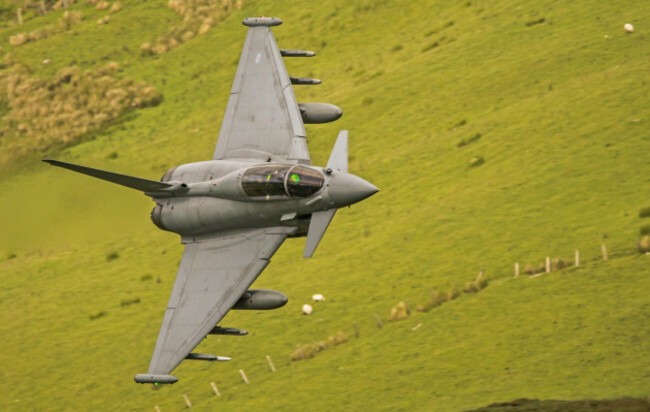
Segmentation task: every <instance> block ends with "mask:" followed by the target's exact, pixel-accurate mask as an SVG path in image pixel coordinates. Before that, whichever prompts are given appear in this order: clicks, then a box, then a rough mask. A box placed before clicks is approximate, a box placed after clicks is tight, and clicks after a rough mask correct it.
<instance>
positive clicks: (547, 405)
mask: <svg viewBox="0 0 650 412" xmlns="http://www.w3.org/2000/svg"><path fill="white" fill-rule="evenodd" d="M648 410H650V403H648V400H646V399H634V398H621V399H611V400H581V401H555V400H546V401H540V400H537V399H517V400H514V401H511V402H497V403H493V404H490V405H488V406H485V407H483V408H479V409H473V410H472V411H469V412H506V411H508V412H515V411H517V412H524V411H525V412H532V411H539V412H542V411H548V412H551V411H554V412H561V411H566V412H606V411H618V412H642V411H643V412H647V411H648Z"/></svg>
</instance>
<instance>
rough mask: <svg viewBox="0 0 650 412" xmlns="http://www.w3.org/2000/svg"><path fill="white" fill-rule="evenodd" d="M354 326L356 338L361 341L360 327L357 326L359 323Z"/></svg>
mask: <svg viewBox="0 0 650 412" xmlns="http://www.w3.org/2000/svg"><path fill="white" fill-rule="evenodd" d="M352 326H354V336H356V337H357V339H359V327H358V326H357V322H354V324H353V325H352Z"/></svg>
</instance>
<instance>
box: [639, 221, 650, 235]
mask: <svg viewBox="0 0 650 412" xmlns="http://www.w3.org/2000/svg"><path fill="white" fill-rule="evenodd" d="M639 232H640V234H641V236H644V235H650V223H649V224H645V225H643V226H641V228H640V229H639Z"/></svg>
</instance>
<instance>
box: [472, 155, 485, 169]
mask: <svg viewBox="0 0 650 412" xmlns="http://www.w3.org/2000/svg"><path fill="white" fill-rule="evenodd" d="M483 163H485V159H484V158H483V156H474V157H472V158H471V159H469V167H479V166H480V165H482V164H483Z"/></svg>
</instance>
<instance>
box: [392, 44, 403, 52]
mask: <svg viewBox="0 0 650 412" xmlns="http://www.w3.org/2000/svg"><path fill="white" fill-rule="evenodd" d="M403 48H404V46H402V45H401V44H398V45H396V46H394V47H393V48H392V49H390V51H392V52H398V51H400V50H402V49H403Z"/></svg>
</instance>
